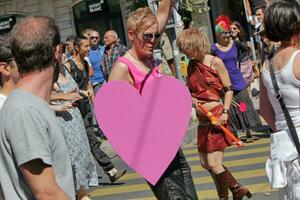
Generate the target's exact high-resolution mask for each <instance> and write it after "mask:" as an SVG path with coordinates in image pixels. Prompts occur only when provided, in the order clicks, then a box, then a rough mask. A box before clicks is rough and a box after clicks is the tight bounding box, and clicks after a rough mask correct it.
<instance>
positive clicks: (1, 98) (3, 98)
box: [0, 93, 7, 109]
mask: <svg viewBox="0 0 300 200" xmlns="http://www.w3.org/2000/svg"><path fill="white" fill-rule="evenodd" d="M6 98H7V97H6V96H4V95H3V94H1V93H0V109H1V107H2V106H3V104H4V102H5V100H6Z"/></svg>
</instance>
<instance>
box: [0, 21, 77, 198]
mask: <svg viewBox="0 0 300 200" xmlns="http://www.w3.org/2000/svg"><path fill="white" fill-rule="evenodd" d="M11 37H12V38H11V51H12V55H13V58H14V60H15V62H16V63H17V66H18V69H19V72H20V80H19V81H18V83H17V87H16V89H15V90H14V91H12V92H11V93H10V94H9V96H8V97H7V100H6V102H5V103H4V105H3V106H2V108H1V111H0V124H1V125H0V154H1V157H0V169H1V173H0V185H1V186H2V191H3V194H4V199H14V200H18V199H20V200H21V199H22V200H31V199H42V198H43V199H60V200H63V199H64V200H69V199H72V200H75V191H74V182H73V176H72V168H71V163H70V158H69V155H68V153H66V152H67V151H68V150H67V146H66V143H65V139H64V137H63V134H62V130H61V129H60V126H59V124H58V122H57V119H56V118H55V115H54V112H53V110H52V109H51V108H50V107H49V102H50V95H51V90H52V87H53V83H54V82H56V80H57V77H58V73H59V66H60V65H61V50H60V35H59V31H58V27H57V26H56V25H55V23H54V20H53V19H50V18H47V17H35V16H31V17H27V18H24V19H23V20H22V21H20V22H18V23H17V24H16V25H15V26H14V27H13V29H12V31H11ZM20 141H21V142H20Z"/></svg>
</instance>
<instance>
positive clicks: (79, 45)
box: [65, 36, 126, 183]
mask: <svg viewBox="0 0 300 200" xmlns="http://www.w3.org/2000/svg"><path fill="white" fill-rule="evenodd" d="M89 48H90V47H89V40H88V39H87V38H86V37H83V36H82V37H77V38H76V39H75V41H74V51H75V53H74V57H73V59H70V60H68V62H67V63H66V64H65V67H66V68H67V69H68V71H69V73H70V74H71V76H72V77H73V79H74V80H75V81H76V83H77V84H78V88H79V93H81V95H82V96H83V99H82V100H81V101H80V102H81V103H79V109H80V112H81V115H82V117H83V120H84V123H85V128H86V132H87V136H88V140H89V144H90V148H91V151H92V154H93V155H94V157H95V159H96V161H97V162H98V163H99V165H100V166H101V167H102V168H103V170H104V172H105V173H106V174H107V176H108V177H109V179H110V181H111V182H112V183H113V182H115V181H116V180H118V179H119V178H121V177H122V176H123V175H124V174H125V172H126V170H117V169H116V168H115V167H114V164H113V163H112V161H111V159H110V158H109V157H108V155H107V154H106V153H105V152H104V151H102V149H101V148H100V146H101V143H100V141H99V140H98V139H97V137H96V135H95V132H94V127H93V116H94V113H93V110H92V107H91V103H90V101H89V99H88V97H89V98H91V99H92V98H93V96H94V95H93V89H92V85H91V83H90V81H89V76H88V63H87V61H86V60H85V57H86V56H87V55H88V53H89Z"/></svg>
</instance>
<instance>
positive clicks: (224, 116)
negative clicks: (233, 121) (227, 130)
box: [214, 113, 228, 126]
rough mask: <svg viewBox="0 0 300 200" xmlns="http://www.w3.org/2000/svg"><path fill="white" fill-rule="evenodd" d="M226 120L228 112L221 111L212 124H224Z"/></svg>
mask: <svg viewBox="0 0 300 200" xmlns="http://www.w3.org/2000/svg"><path fill="white" fill-rule="evenodd" d="M227 121H228V114H227V113H222V115H221V116H220V117H219V119H218V120H217V121H216V123H215V124H214V125H216V126H220V125H226V124H227Z"/></svg>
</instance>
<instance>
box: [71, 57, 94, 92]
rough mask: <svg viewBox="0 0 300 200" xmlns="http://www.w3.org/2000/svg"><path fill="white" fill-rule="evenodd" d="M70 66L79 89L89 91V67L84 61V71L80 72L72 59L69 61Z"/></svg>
mask: <svg viewBox="0 0 300 200" xmlns="http://www.w3.org/2000/svg"><path fill="white" fill-rule="evenodd" d="M67 62H68V63H69V64H70V66H71V70H70V74H71V76H72V77H73V79H74V80H75V81H76V83H77V84H78V87H79V89H80V90H87V86H88V82H89V65H88V63H87V62H86V61H85V60H84V62H83V63H84V70H80V69H79V68H78V66H77V65H76V63H75V62H74V60H72V59H70V60H68V61H67Z"/></svg>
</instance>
